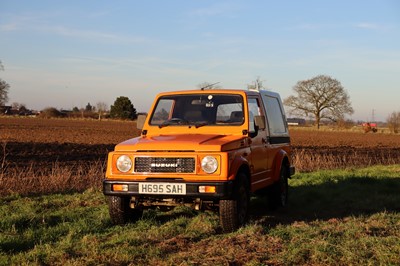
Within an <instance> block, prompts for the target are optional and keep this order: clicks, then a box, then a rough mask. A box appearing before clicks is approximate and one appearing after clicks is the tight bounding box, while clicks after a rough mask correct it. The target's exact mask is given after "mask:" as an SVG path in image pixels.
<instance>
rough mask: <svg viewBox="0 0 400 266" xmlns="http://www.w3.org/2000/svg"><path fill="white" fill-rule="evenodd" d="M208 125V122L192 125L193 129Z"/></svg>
mask: <svg viewBox="0 0 400 266" xmlns="http://www.w3.org/2000/svg"><path fill="white" fill-rule="evenodd" d="M208 124H209V123H208V122H200V123H197V124H194V127H195V128H199V127H203V126H207V125H208Z"/></svg>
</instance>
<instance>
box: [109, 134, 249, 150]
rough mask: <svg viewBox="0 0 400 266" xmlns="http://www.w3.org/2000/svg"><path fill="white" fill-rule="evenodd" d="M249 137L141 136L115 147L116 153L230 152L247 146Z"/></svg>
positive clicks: (212, 135) (203, 135)
mask: <svg viewBox="0 0 400 266" xmlns="http://www.w3.org/2000/svg"><path fill="white" fill-rule="evenodd" d="M246 143H247V137H246V136H238V135H216V134H176V135H158V136H141V137H137V138H133V139H129V140H127V141H124V142H122V143H120V144H118V145H117V146H115V151H134V152H144V151H228V150H232V149H238V148H241V147H245V146H247V144H246Z"/></svg>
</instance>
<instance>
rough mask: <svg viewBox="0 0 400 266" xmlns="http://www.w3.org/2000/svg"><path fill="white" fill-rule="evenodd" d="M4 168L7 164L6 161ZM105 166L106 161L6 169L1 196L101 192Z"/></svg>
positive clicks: (0, 179) (0, 190)
mask: <svg viewBox="0 0 400 266" xmlns="http://www.w3.org/2000/svg"><path fill="white" fill-rule="evenodd" d="M2 165H4V161H3V163H2ZM105 167H106V164H105V162H104V161H96V162H90V163H88V164H87V163H78V162H77V163H76V164H74V165H61V164H60V163H58V162H54V163H51V164H50V165H49V166H48V167H47V168H38V167H35V165H34V164H31V165H30V166H28V167H17V168H12V167H6V166H4V167H2V171H1V172H0V184H1V186H0V196H5V195H10V194H19V195H32V194H50V193H65V192H80V191H84V190H86V189H88V188H96V189H100V188H101V181H102V178H103V176H104V173H105ZM3 169H6V171H4V170H3Z"/></svg>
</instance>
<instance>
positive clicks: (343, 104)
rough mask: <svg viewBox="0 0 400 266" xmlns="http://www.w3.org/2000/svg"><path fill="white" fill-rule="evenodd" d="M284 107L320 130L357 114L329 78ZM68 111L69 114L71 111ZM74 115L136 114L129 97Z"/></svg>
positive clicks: (256, 85) (2, 99) (4, 90)
mask: <svg viewBox="0 0 400 266" xmlns="http://www.w3.org/2000/svg"><path fill="white" fill-rule="evenodd" d="M0 70H3V71H4V66H3V64H2V62H1V61H0ZM9 88H10V85H9V84H8V83H7V82H6V81H4V80H3V79H0V107H2V106H4V105H5V103H7V102H8V91H9ZM198 88H199V89H202V90H204V89H221V88H222V87H221V86H220V85H219V82H218V83H209V82H203V83H201V84H199V85H198ZM247 89H248V90H261V89H266V88H265V87H264V84H263V80H261V78H260V77H257V78H256V80H254V81H253V82H251V83H250V84H247ZM283 104H284V105H285V106H286V107H288V111H289V114H291V115H296V116H299V117H305V118H308V117H309V116H311V117H313V118H314V121H315V126H316V127H317V128H319V127H320V125H321V121H322V120H329V121H333V122H340V121H344V118H345V116H346V115H351V114H353V113H354V110H353V107H352V106H351V101H350V96H349V94H348V93H347V91H346V90H345V89H344V87H343V86H342V85H341V83H340V81H338V80H336V79H334V78H332V77H330V76H327V75H318V76H316V77H313V78H311V79H307V80H301V81H298V82H297V83H296V84H295V85H294V86H293V94H292V95H290V96H289V97H287V98H285V99H284V101H283ZM18 109H19V110H20V109H22V110H23V111H27V108H26V106H25V105H24V104H19V108H18ZM57 111H58V110H57V109H55V108H46V109H45V110H43V112H42V113H44V114H45V115H53V116H54V115H56V116H61V115H62V113H63V112H62V111H59V112H60V113H57ZM68 112H69V111H68ZM70 112H71V113H74V114H79V113H80V114H81V115H82V116H84V115H85V114H86V115H87V114H88V113H91V114H93V113H96V115H97V117H98V119H102V118H103V117H110V118H118V119H136V117H137V112H136V109H135V108H134V106H133V104H132V102H131V101H130V99H129V98H128V97H125V96H120V97H118V98H117V99H116V100H115V102H114V104H113V105H111V107H110V110H109V111H108V108H107V104H105V103H103V102H99V103H97V104H96V106H92V105H91V104H90V103H88V104H87V105H86V107H85V108H78V107H74V108H73V109H72V110H71V111H70ZM387 123H388V126H389V128H390V129H391V130H392V131H393V132H396V133H397V132H399V129H400V111H398V112H396V111H395V112H393V113H391V114H390V115H389V116H388V118H387Z"/></svg>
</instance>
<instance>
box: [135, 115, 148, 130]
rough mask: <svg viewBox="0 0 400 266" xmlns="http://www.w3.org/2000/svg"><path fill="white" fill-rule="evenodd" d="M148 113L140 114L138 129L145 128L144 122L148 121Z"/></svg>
mask: <svg viewBox="0 0 400 266" xmlns="http://www.w3.org/2000/svg"><path fill="white" fill-rule="evenodd" d="M146 118H147V115H138V117H137V120H136V127H137V129H143V126H144V122H146Z"/></svg>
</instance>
